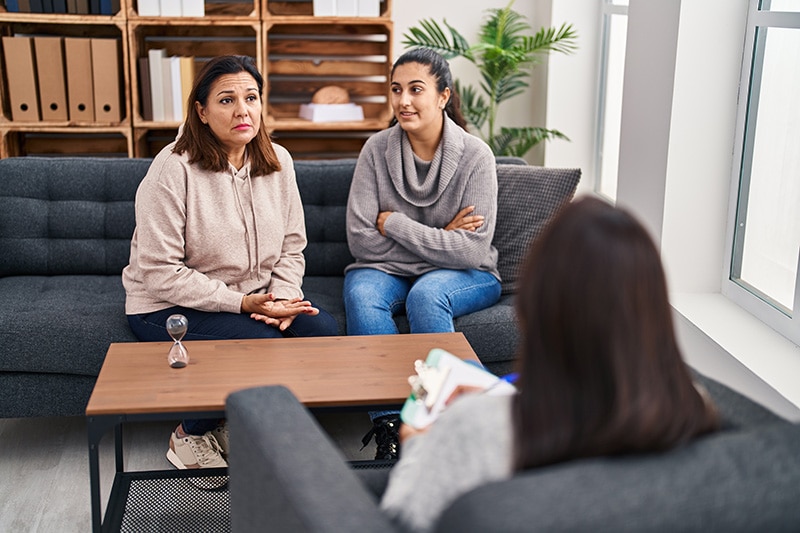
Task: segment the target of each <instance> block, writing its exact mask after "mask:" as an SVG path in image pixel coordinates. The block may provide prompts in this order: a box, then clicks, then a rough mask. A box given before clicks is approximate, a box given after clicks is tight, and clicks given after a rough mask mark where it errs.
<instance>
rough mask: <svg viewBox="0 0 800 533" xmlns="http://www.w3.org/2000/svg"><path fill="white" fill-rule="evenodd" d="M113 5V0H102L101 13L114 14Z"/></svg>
mask: <svg viewBox="0 0 800 533" xmlns="http://www.w3.org/2000/svg"><path fill="white" fill-rule="evenodd" d="M113 9H114V8H113V7H112V6H111V0H100V14H101V15H113V14H114V12H113Z"/></svg>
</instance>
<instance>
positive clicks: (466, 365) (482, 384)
mask: <svg viewBox="0 0 800 533" xmlns="http://www.w3.org/2000/svg"><path fill="white" fill-rule="evenodd" d="M414 370H415V371H416V375H412V376H410V377H409V378H408V382H409V384H410V385H411V394H410V395H409V396H408V398H407V399H406V401H405V403H404V404H403V408H402V409H401V411H400V419H401V420H402V421H403V422H404V423H406V424H408V425H410V426H412V427H414V428H417V429H422V428H425V427H427V426H428V425H430V424H431V423H432V422H433V421H434V420H436V418H438V417H439V415H440V414H441V413H442V411H444V409H445V406H446V403H447V400H448V399H449V398H450V395H451V394H452V393H453V391H455V390H456V388H457V387H459V386H467V387H476V388H478V389H482V391H483V392H481V394H514V393H515V392H516V390H517V389H516V387H514V385H512V384H511V383H509V382H508V381H506V380H504V379H503V378H500V377H498V376H496V375H494V374H492V373H491V372H489V371H488V370H486V369H485V368H483V367H482V366H480V365H479V364H475V363H473V362H470V361H465V360H463V359H460V358H458V357H456V356H455V355H453V354H451V353H450V352H448V351H446V350H442V349H440V348H434V349H433V350H431V351H430V352H428V357H427V358H426V359H425V361H421V360H418V361H416V362H415V363H414Z"/></svg>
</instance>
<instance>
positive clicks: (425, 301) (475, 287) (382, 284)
mask: <svg viewBox="0 0 800 533" xmlns="http://www.w3.org/2000/svg"><path fill="white" fill-rule="evenodd" d="M500 289H501V287H500V282H499V281H498V280H497V278H496V277H494V276H493V275H492V274H490V273H488V272H484V271H482V270H446V269H440V270H432V271H430V272H428V273H426V274H423V275H421V276H419V277H418V278H416V279H414V278H406V277H403V276H394V275H392V274H386V273H385V272H381V271H380V270H376V269H374V268H359V269H354V270H350V271H349V272H347V274H346V275H345V279H344V307H345V313H346V316H347V333H348V335H381V334H392V333H398V330H397V325H396V324H395V322H394V319H393V317H394V315H397V314H400V313H401V312H403V310H405V313H406V317H407V318H408V324H409V328H410V329H411V333H447V332H452V331H455V328H454V326H453V319H454V318H455V317H458V316H461V315H466V314H468V313H472V312H474V311H479V310H481V309H485V308H486V307H489V306H491V305H494V304H495V303H497V300H499V299H500ZM410 371H411V369H409V372H410ZM397 413H398V411H370V413H369V416H370V418H371V419H372V420H374V419H375V418H377V417H379V416H384V415H389V414H397Z"/></svg>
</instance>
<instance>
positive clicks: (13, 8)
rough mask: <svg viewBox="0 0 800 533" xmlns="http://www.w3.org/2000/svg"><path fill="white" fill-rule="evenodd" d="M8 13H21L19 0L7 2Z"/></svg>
mask: <svg viewBox="0 0 800 533" xmlns="http://www.w3.org/2000/svg"><path fill="white" fill-rule="evenodd" d="M6 11H8V12H9V13H19V0H6Z"/></svg>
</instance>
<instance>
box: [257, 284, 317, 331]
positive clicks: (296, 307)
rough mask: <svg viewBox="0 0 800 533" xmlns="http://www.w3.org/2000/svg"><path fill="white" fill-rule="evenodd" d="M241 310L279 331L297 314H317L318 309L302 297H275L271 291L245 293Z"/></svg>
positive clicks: (283, 329)
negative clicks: (284, 298)
mask: <svg viewBox="0 0 800 533" xmlns="http://www.w3.org/2000/svg"><path fill="white" fill-rule="evenodd" d="M242 312H243V313H250V318H252V319H254V320H258V321H260V322H263V323H265V324H267V325H270V326H275V327H276V328H278V329H279V330H281V331H285V330H286V328H288V327H289V326H291V324H292V321H294V319H295V317H296V316H297V315H312V316H313V315H317V314H319V309H317V308H316V307H313V306H312V305H311V302H309V301H308V300H303V299H302V298H292V299H289V300H283V299H276V298H275V295H274V294H272V293H271V292H269V293H266V294H246V295H245V296H244V298H242Z"/></svg>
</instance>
